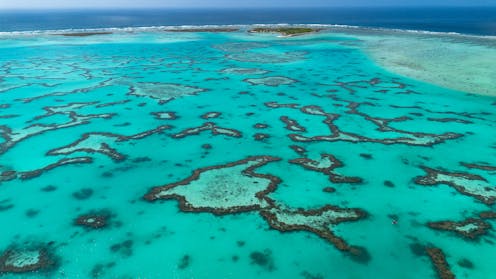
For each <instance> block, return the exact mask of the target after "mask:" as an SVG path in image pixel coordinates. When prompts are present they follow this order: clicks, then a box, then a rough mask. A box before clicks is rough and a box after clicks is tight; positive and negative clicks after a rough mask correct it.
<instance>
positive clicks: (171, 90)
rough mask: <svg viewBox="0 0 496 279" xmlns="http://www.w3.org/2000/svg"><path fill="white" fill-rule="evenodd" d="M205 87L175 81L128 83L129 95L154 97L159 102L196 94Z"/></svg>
mask: <svg viewBox="0 0 496 279" xmlns="http://www.w3.org/2000/svg"><path fill="white" fill-rule="evenodd" d="M204 91H207V89H203V88H198V87H195V86H188V85H182V84H175V83H157V82H140V83H132V84H130V92H129V95H135V96H138V97H148V98H152V99H156V100H158V101H159V103H160V104H163V103H166V102H168V101H170V100H173V99H175V98H178V97H183V96H188V95H189V96H191V95H196V94H198V93H200V92H204Z"/></svg>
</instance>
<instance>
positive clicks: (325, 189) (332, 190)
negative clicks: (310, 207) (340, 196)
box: [322, 187, 336, 193]
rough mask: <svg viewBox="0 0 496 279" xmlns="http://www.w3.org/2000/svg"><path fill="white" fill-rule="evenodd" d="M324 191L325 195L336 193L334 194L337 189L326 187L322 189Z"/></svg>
mask: <svg viewBox="0 0 496 279" xmlns="http://www.w3.org/2000/svg"><path fill="white" fill-rule="evenodd" d="M322 191H324V192H325V193H334V192H336V188H333V187H325V188H324V189H322Z"/></svg>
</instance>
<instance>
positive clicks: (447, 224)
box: [427, 218, 491, 240]
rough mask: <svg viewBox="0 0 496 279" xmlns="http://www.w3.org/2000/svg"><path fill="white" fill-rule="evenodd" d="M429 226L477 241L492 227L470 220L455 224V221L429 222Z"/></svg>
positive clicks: (482, 222) (479, 221) (481, 221)
mask: <svg viewBox="0 0 496 279" xmlns="http://www.w3.org/2000/svg"><path fill="white" fill-rule="evenodd" d="M427 226H429V228H431V229H435V230H444V231H451V232H454V233H456V234H458V235H460V236H462V237H464V238H467V239H471V240H473V239H477V238H479V237H480V236H482V235H485V234H486V233H487V231H488V230H489V229H491V225H490V224H488V223H486V222H484V221H483V220H481V219H475V218H469V219H467V220H465V221H461V222H455V221H439V222H429V223H427Z"/></svg>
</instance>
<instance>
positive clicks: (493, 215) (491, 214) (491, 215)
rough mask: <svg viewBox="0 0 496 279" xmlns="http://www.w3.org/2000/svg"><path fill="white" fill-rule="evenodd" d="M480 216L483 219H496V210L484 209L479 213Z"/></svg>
mask: <svg viewBox="0 0 496 279" xmlns="http://www.w3.org/2000/svg"><path fill="white" fill-rule="evenodd" d="M479 216H480V217H481V218H482V219H496V212H495V211H484V212H481V213H479Z"/></svg>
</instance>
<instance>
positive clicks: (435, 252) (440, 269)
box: [425, 247, 455, 279]
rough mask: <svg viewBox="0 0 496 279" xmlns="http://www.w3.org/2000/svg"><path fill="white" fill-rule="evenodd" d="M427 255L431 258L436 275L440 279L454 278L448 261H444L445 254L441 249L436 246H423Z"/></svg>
mask: <svg viewBox="0 0 496 279" xmlns="http://www.w3.org/2000/svg"><path fill="white" fill-rule="evenodd" d="M425 251H426V252H427V255H428V256H429V258H430V259H431V262H432V264H433V265H434V268H435V269H436V272H437V275H438V277H439V278H440V279H454V278H455V274H454V273H453V272H452V271H451V269H450V266H449V264H448V262H447V261H446V256H445V255H444V253H443V251H442V250H441V249H439V248H436V247H427V248H425Z"/></svg>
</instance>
